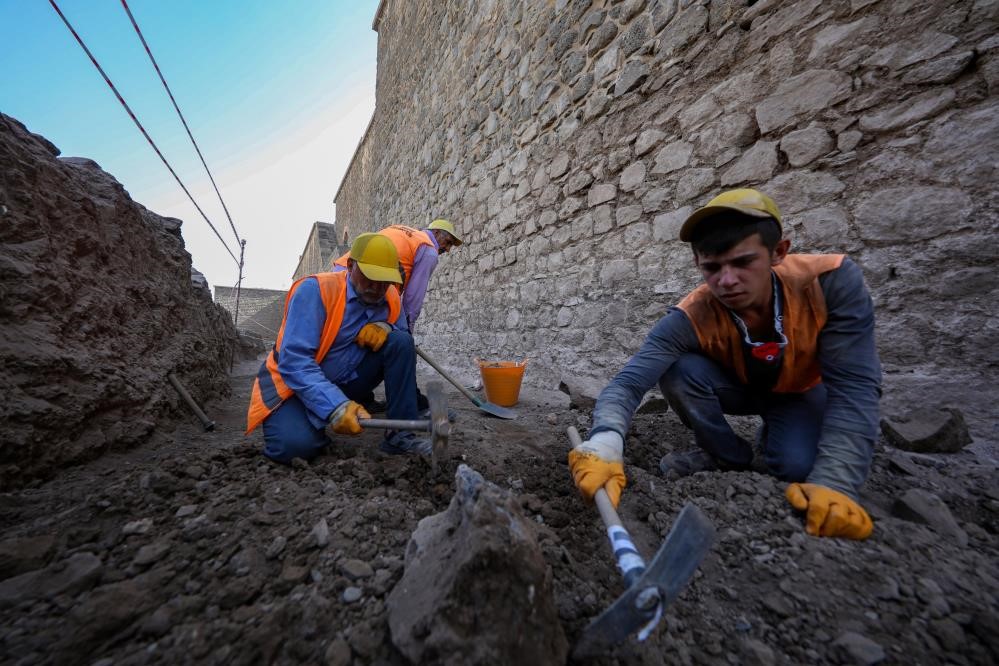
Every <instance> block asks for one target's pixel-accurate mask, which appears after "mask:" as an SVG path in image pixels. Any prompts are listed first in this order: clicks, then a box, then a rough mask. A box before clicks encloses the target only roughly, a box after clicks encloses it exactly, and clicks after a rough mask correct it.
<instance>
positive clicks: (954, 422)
mask: <svg viewBox="0 0 999 666" xmlns="http://www.w3.org/2000/svg"><path fill="white" fill-rule="evenodd" d="M881 432H882V433H884V436H885V439H886V440H888V443H889V444H891V445H892V446H894V447H895V448H897V449H902V450H904V451H915V452H916V453H956V452H958V451H960V450H961V449H963V448H964V447H965V446H967V445H968V444H971V441H972V440H971V434H970V433H969V432H968V426H967V424H966V423H965V422H964V414H962V413H961V410H959V409H956V408H953V407H948V408H944V409H919V410H913V411H911V412H909V413H908V414H906V415H904V416H896V417H889V418H886V419H882V420H881Z"/></svg>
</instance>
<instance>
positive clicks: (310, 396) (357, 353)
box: [246, 234, 431, 463]
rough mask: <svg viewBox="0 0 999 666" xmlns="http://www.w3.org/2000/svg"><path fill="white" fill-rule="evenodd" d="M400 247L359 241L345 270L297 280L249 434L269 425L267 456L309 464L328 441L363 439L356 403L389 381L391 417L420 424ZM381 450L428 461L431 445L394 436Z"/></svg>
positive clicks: (380, 239) (254, 399)
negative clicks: (402, 293) (423, 456)
mask: <svg viewBox="0 0 999 666" xmlns="http://www.w3.org/2000/svg"><path fill="white" fill-rule="evenodd" d="M401 283H402V275H401V274H400V272H399V258H398V255H397V253H396V250H395V246H394V245H393V244H392V242H391V241H390V240H389V239H388V238H387V237H386V236H382V235H379V234H361V235H360V236H358V237H357V239H356V240H355V241H354V243H353V245H352V246H351V252H350V258H349V260H348V262H347V266H346V270H345V271H341V272H337V273H317V274H315V275H310V276H307V277H304V278H302V279H300V280H298V281H296V282H295V283H294V284H293V285H292V286H291V289H290V290H289V291H288V296H287V297H286V299H285V311H284V318H283V320H282V322H281V327H280V329H279V330H278V336H277V341H276V342H275V343H274V348H273V350H272V351H271V352H270V354H268V356H267V358H266V360H265V361H264V363H263V365H261V367H260V370H259V372H258V373H257V377H256V379H255V380H254V383H253V391H252V394H251V398H250V406H249V410H248V412H247V429H246V433H247V434H249V433H251V432H253V430H254V429H256V428H257V427H258V426H260V425H261V424H262V425H263V430H264V450H263V454H264V455H265V456H267V457H268V458H270V459H271V460H274V461H277V462H280V463H289V462H291V460H292V459H293V458H303V459H305V460H310V459H312V458H314V457H315V456H317V455H318V454H319V453H320V452H321V451H322V449H323V448H325V447H326V446H327V445H328V444H329V441H330V439H334V440H335V439H337V438H338V437H340V436H342V435H356V434H358V433H360V432H361V431H362V430H363V428H362V427H361V425H360V423H359V421H358V420H359V419H365V418H370V416H369V414H368V412H367V410H365V409H364V407H362V406H361V404H359V402H358V400H360V399H362V398H363V397H365V396H368V395H371V391H372V389H373V388H374V387H376V386H377V385H378V384H380V383H382V381H384V383H385V396H386V399H387V417H388V418H389V419H404V420H410V419H416V418H417V416H418V410H417V405H416V352H415V348H414V345H413V338H412V336H411V335H410V334H409V332H408V331H407V330H406V328H405V326H404V325H401V324H403V322H404V319H403V316H402V304H401V299H400V297H399V292H398V290H397V289H396V285H399V284H401ZM379 449H380V450H381V451H383V452H385V453H389V454H400V453H418V454H426V455H429V453H430V451H431V442H430V440H428V439H425V438H421V437H418V436H417V435H416V434H415V433H413V432H411V431H406V430H399V431H387V432H386V433H385V436H384V438H383V439H382V441H381V443H380V444H379Z"/></svg>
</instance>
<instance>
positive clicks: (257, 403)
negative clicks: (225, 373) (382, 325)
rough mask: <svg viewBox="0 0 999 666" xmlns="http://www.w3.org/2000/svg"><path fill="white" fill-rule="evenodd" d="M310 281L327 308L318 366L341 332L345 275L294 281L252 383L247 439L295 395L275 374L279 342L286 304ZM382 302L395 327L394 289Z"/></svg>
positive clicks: (396, 298) (396, 302) (397, 307)
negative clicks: (271, 343)
mask: <svg viewBox="0 0 999 666" xmlns="http://www.w3.org/2000/svg"><path fill="white" fill-rule="evenodd" d="M310 277H314V278H316V279H317V280H318V281H319V293H320V296H321V297H322V300H323V306H324V307H325V308H326V323H325V324H323V332H322V335H321V336H320V338H319V348H318V349H317V350H316V363H319V362H321V361H322V360H323V359H324V358H325V357H326V354H327V353H328V352H329V350H330V347H332V346H333V342H334V341H335V340H336V336H337V333H339V332H340V323H341V322H342V321H343V313H344V309H345V308H346V307H347V274H346V273H316V274H315V275H309V276H306V277H304V278H301V279H299V280H296V281H295V283H294V284H293V285H291V289H289V290H288V295H287V296H285V299H284V316H283V317H282V318H281V328H279V329H278V334H277V340H276V341H275V342H274V348H273V349H272V350H271V352H270V353H269V354H268V355H267V359H266V360H265V361H264V363H263V364H262V365H261V366H260V370H259V371H257V378H256V379H255V380H254V382H253V392H252V393H251V394H250V408H249V410H248V411H247V413H246V434H247V435H249V434H250V433H251V432H253V430H254V429H255V428H256V427H257V426H258V425H260V424H261V423H263V421H264V419H266V418H267V417H268V416H270V414H271V412H273V411H274V410H275V409H277V408H278V407H280V406H281V403H282V402H284V401H285V400H287V399H288V398H290V397H291V396H293V395H294V394H295V392H294V391H292V390H291V389H290V388H288V385H287V384H285V383H284V379H282V378H281V373H280V372H279V371H278V350H280V349H281V340H282V339H283V338H284V326H285V323H286V322H287V319H288V304H289V303H291V297H292V294H294V293H295V290H296V289H298V286H299V285H300V284H302V281H303V280H307V279H309V278H310ZM385 298H386V300H387V301H388V306H389V315H388V322H389V323H390V324H394V323H395V322H396V320H397V319H399V312H400V311H401V310H402V307H401V304H400V301H399V292H398V290H396V288H395V285H393V286H391V287H389V289H388V291H387V292H385Z"/></svg>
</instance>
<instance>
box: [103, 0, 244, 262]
mask: <svg viewBox="0 0 999 666" xmlns="http://www.w3.org/2000/svg"><path fill="white" fill-rule="evenodd" d="M121 6H122V7H124V8H125V13H126V14H128V20H129V21H131V22H132V27H133V28H135V34H137V35H138V36H139V41H141V42H142V46H143V48H145V49H146V55H148V56H149V61H150V62H151V63H153V68H154V69H155V70H156V74H157V75H158V76H159V77H160V82H162V83H163V87H164V88H166V92H167V95H169V96H170V102H171V103H172V104H173V108H174V110H176V111H177V115H178V116H180V122H181V123H183V125H184V129H185V130H186V131H187V136H188V138H190V139H191V144H192V145H194V150H195V151H196V152H197V153H198V158H199V159H201V166H203V167H205V173H207V174H208V180H210V181H212V187H214V188H215V194H217V195H218V197H219V203H221V204H222V210H224V211H225V216H226V218H228V220H229V226H230V227H232V233H233V235H234V236H235V237H236V242H237V243H239V242H241V241H242V239H241V238H240V237H239V232H237V231H236V225H235V224H234V223H233V221H232V216H231V215H229V208H228V207H226V205H225V201H223V200H222V193H221V192H219V186H218V185H216V184H215V178H214V177H212V172H211V170H210V169H209V168H208V164H207V163H206V162H205V156H204V155H202V154H201V149H200V148H199V147H198V142H197V141H195V140H194V135H193V134H191V128H190V127H188V126H187V120H185V119H184V114H183V113H181V112H180V107H179V106H177V100H175V99H174V97H173V92H172V91H171V90H170V86H168V85H167V82H166V79H165V78H163V72H161V71H160V66H159V65H158V64H156V58H154V57H153V52H152V51H151V50H150V49H149V44H147V43H146V38H145V37H143V36H142V31H141V30H139V24H138V23H136V22H135V17H134V16H132V10H130V9H129V8H128V2H126V0H121Z"/></svg>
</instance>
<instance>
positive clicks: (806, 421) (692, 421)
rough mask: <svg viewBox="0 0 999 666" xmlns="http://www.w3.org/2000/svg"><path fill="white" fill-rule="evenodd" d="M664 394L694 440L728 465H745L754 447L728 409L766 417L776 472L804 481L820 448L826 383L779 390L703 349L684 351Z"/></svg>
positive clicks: (768, 450) (766, 447) (766, 453)
mask: <svg viewBox="0 0 999 666" xmlns="http://www.w3.org/2000/svg"><path fill="white" fill-rule="evenodd" d="M659 386H660V388H661V389H662V391H663V395H664V396H666V399H667V400H668V401H669V404H670V406H671V407H672V408H673V409H674V410H676V413H677V415H678V416H679V417H680V420H681V421H683V423H684V424H685V425H686V426H687V427H689V428H691V429H692V430H693V431H694V441H695V442H696V443H697V445H698V446H699V447H700V448H702V449H704V450H705V451H707V452H708V453H709V454H711V456H712V457H713V458H714V459H715V461H717V462H718V464H719V465H720V466H721V467H722V468H728V469H745V468H747V467H748V466H749V465H750V463H751V462H752V460H753V447H752V445H750V443H749V442H747V441H746V440H745V439H743V438H741V437H739V436H738V435H736V434H735V433H734V432H733V431H732V428H731V427H730V426H729V425H728V423H727V422H726V421H725V418H724V416H723V415H724V414H732V415H741V416H747V415H759V416H761V417H762V418H763V424H764V425H763V438H762V439H763V441H762V444H763V460H764V463H765V464H766V466H767V469H768V470H769V471H770V473H771V474H773V475H774V476H776V477H778V478H780V479H783V480H785V481H804V480H805V478H806V477H807V476H808V474H809V472H811V471H812V465H813V464H814V463H815V456H816V453H817V452H818V443H819V435H820V434H821V431H822V416H823V413H824V411H825V405H826V389H825V386H823V385H822V384H818V385H817V386H815V387H814V388H812V389H810V390H809V391H807V392H805V393H773V392H771V391H767V390H760V389H758V388H754V387H752V386H747V385H745V384H742V383H740V382H739V381H738V379H737V378H735V377H734V376H733V375H731V374H730V373H729V372H727V371H725V370H724V369H723V368H722V367H721V366H719V365H718V364H717V363H715V362H714V361H712V360H711V359H709V358H707V357H706V356H702V355H700V354H684V355H682V356H680V358H679V359H678V360H677V361H676V362H675V363H673V365H672V366H671V367H670V369H669V370H668V371H667V372H666V374H665V375H663V377H662V379H661V380H660V382H659Z"/></svg>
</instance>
